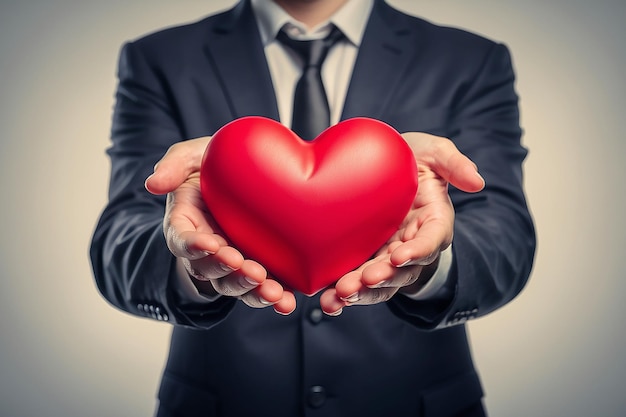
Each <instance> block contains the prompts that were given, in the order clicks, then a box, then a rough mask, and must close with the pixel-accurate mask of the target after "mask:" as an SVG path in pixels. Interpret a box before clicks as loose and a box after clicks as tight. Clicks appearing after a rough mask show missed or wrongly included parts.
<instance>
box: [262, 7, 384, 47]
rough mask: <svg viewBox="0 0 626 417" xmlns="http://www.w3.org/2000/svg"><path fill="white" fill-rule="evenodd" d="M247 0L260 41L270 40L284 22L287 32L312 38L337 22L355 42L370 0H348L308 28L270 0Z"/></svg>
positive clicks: (265, 43) (363, 25) (359, 40)
mask: <svg viewBox="0 0 626 417" xmlns="http://www.w3.org/2000/svg"><path fill="white" fill-rule="evenodd" d="M251 3H252V9H253V11H254V15H255V16H256V20H257V24H258V26H259V30H260V32H261V40H262V41H263V45H267V44H269V43H270V42H273V41H274V39H275V38H276V34H277V33H278V31H279V30H281V29H282V28H283V27H284V26H285V25H287V30H289V32H290V35H292V34H293V35H295V36H296V37H302V38H310V39H315V38H321V37H324V36H325V35H326V34H328V32H329V30H330V25H331V24H332V25H335V26H337V27H338V28H339V30H341V32H342V33H343V34H344V35H345V36H346V38H347V39H348V40H349V41H350V42H352V43H353V44H354V45H356V46H359V45H360V44H361V40H362V39H363V33H364V32H365V26H366V25H367V20H368V18H369V15H370V12H371V10H372V6H373V4H374V1H373V0H348V1H347V2H346V4H344V5H343V6H342V7H341V8H340V9H339V10H337V12H336V13H335V14H334V15H332V16H331V17H330V19H328V21H326V22H322V23H321V24H319V25H318V26H316V27H314V28H313V29H312V30H310V31H308V30H307V28H306V26H305V25H304V24H302V23H301V22H298V21H297V20H295V19H294V18H293V17H291V16H290V15H289V14H288V13H287V12H285V11H284V10H283V9H282V8H281V7H280V6H279V5H277V4H276V3H274V2H273V1H272V0H251Z"/></svg>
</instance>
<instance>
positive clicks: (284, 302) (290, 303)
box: [274, 290, 296, 316]
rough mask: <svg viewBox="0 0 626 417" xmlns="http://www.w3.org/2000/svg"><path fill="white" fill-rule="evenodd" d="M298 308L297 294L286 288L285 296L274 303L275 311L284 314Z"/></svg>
mask: <svg viewBox="0 0 626 417" xmlns="http://www.w3.org/2000/svg"><path fill="white" fill-rule="evenodd" d="M295 309H296V296H295V295H294V293H293V292H291V291H287V290H284V291H283V296H282V298H281V299H280V300H278V302H276V303H275V304H274V311H276V312H277V313H278V314H282V315H283V316H286V315H289V314H291V313H293V312H294V311H295Z"/></svg>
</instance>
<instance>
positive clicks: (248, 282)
mask: <svg viewBox="0 0 626 417" xmlns="http://www.w3.org/2000/svg"><path fill="white" fill-rule="evenodd" d="M266 277H267V272H266V271H265V268H263V267H262V266H261V265H260V264H258V263H257V262H254V261H252V260H249V259H246V260H244V261H243V264H242V265H241V268H239V269H238V270H236V271H234V272H232V273H231V274H228V275H226V276H224V277H222V278H218V279H214V280H212V281H211V283H212V285H213V288H214V289H215V291H217V292H218V293H220V294H222V295H226V296H230V297H238V296H241V295H243V294H245V293H247V292H249V291H251V290H252V289H254V288H256V287H258V286H259V285H261V284H262V283H263V282H264V281H265V279H266Z"/></svg>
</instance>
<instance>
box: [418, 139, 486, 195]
mask: <svg viewBox="0 0 626 417" xmlns="http://www.w3.org/2000/svg"><path fill="white" fill-rule="evenodd" d="M438 139H440V140H438V141H437V145H436V147H435V150H434V153H433V165H432V166H430V168H431V169H432V170H433V171H435V172H436V173H437V174H438V175H439V176H441V177H442V178H443V179H445V180H446V181H447V182H449V183H450V184H452V185H454V186H455V187H457V188H458V189H460V190H462V191H466V192H478V191H480V190H482V189H483V188H484V187H485V180H484V179H483V177H482V176H481V175H480V174H479V173H478V169H477V167H476V164H474V162H472V160H471V159H469V158H468V157H466V156H465V155H463V154H462V153H461V152H460V151H459V150H458V149H457V147H456V146H455V145H454V143H453V142H452V141H451V140H449V139H443V138H438Z"/></svg>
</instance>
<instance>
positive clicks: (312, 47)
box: [276, 26, 343, 68]
mask: <svg viewBox="0 0 626 417" xmlns="http://www.w3.org/2000/svg"><path fill="white" fill-rule="evenodd" d="M342 37H343V33H341V31H340V30H339V29H338V28H337V27H336V26H333V28H332V29H331V31H330V33H329V34H328V35H327V36H326V37H325V38H323V39H312V40H298V39H293V38H291V37H289V35H287V33H286V32H285V31H284V30H283V29H281V30H280V32H278V35H276V39H278V41H280V42H281V43H282V44H283V45H285V46H287V47H288V48H290V49H291V50H292V51H294V52H295V53H297V54H298V55H299V56H300V58H302V60H303V61H304V65H305V67H318V68H319V67H321V65H322V63H323V62H324V59H326V55H327V54H328V51H329V50H330V48H331V47H332V46H333V45H334V44H335V43H337V41H339V40H340V39H341V38H342Z"/></svg>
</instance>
